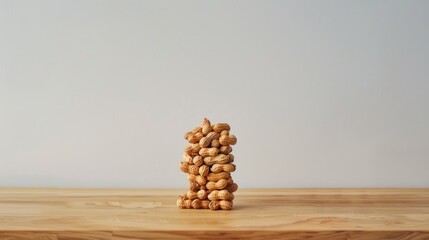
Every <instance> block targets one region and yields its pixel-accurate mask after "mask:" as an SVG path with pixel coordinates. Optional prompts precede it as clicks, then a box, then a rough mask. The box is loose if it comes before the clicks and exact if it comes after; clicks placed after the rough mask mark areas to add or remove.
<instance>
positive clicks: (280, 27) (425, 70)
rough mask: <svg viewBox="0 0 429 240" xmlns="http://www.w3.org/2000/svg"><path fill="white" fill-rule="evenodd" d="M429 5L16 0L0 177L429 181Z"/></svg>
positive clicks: (0, 40) (4, 55)
mask: <svg viewBox="0 0 429 240" xmlns="http://www.w3.org/2000/svg"><path fill="white" fill-rule="evenodd" d="M428 12H429V1H387V0H385V1H370V0H368V1H83V0H82V1H74V0H73V1H56V0H52V1H30V0H28V1H14V0H11V1H0V186H2V187H15V186H40V187H183V188H185V187H187V179H186V176H185V175H184V174H183V173H182V172H180V170H179V169H178V163H179V162H180V159H181V155H182V149H183V148H184V146H185V145H186V142H185V140H184V139H183V138H182V136H183V134H184V133H185V132H186V131H187V130H188V129H191V128H193V127H194V126H196V125H198V124H200V121H201V119H202V118H203V117H208V118H209V119H211V120H212V121H213V122H219V121H226V122H229V123H230V124H231V126H232V128H233V132H234V133H235V134H236V136H237V137H238V139H239V141H238V144H237V145H236V147H235V148H234V153H235V156H236V164H237V171H236V173H234V179H235V180H236V181H237V182H238V184H239V186H241V187H429V173H428V172H429V126H428V123H429V44H428V43H429V27H428V25H429V14H428Z"/></svg>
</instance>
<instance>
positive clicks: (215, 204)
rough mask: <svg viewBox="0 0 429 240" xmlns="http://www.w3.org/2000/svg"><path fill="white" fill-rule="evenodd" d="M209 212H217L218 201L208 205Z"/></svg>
mask: <svg viewBox="0 0 429 240" xmlns="http://www.w3.org/2000/svg"><path fill="white" fill-rule="evenodd" d="M209 208H210V210H218V209H219V208H220V205H219V201H211V202H210V203H209Z"/></svg>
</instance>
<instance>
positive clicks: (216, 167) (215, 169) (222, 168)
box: [210, 163, 235, 173]
mask: <svg viewBox="0 0 429 240" xmlns="http://www.w3.org/2000/svg"><path fill="white" fill-rule="evenodd" d="M210 171H211V172H212V173H219V172H234V171H235V165H234V164H232V163H227V164H218V163H215V164H213V165H212V167H211V168H210Z"/></svg>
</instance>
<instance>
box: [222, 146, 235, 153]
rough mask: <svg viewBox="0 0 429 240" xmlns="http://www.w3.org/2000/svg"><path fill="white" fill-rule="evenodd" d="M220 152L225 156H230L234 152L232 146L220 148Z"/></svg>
mask: <svg viewBox="0 0 429 240" xmlns="http://www.w3.org/2000/svg"><path fill="white" fill-rule="evenodd" d="M219 152H221V153H223V154H229V153H230V152H232V147H231V146H222V147H220V148H219Z"/></svg>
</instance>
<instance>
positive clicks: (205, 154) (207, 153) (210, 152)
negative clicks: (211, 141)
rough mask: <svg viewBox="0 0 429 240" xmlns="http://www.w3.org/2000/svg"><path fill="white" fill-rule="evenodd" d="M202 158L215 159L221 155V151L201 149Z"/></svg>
mask: <svg viewBox="0 0 429 240" xmlns="http://www.w3.org/2000/svg"><path fill="white" fill-rule="evenodd" d="M199 154H200V156H201V157H208V156H210V157H214V156H217V155H218V154H219V149H217V148H201V150H200V151H199Z"/></svg>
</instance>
